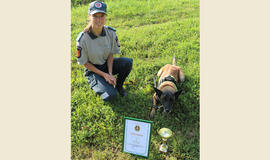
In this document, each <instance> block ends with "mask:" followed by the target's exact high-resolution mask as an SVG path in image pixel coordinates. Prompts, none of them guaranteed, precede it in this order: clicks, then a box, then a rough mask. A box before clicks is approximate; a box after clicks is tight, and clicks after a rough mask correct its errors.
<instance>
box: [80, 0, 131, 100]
mask: <svg viewBox="0 0 270 160" xmlns="http://www.w3.org/2000/svg"><path fill="white" fill-rule="evenodd" d="M106 10H107V6H106V4H105V3H104V2H99V1H94V2H92V3H90V5H89V10H88V18H89V24H88V25H87V27H86V28H85V29H84V31H83V32H81V33H80V34H79V36H78V37H77V39H76V41H77V60H78V63H79V64H80V65H84V67H85V76H86V78H87V81H88V83H89V84H90V87H91V89H93V90H94V91H95V92H96V93H97V94H99V95H101V98H102V99H103V100H104V101H109V100H111V99H112V98H113V97H115V96H116V94H117V91H118V92H119V94H120V95H121V96H126V92H125V90H124V88H123V83H124V81H125V79H126V77H127V76H128V75H129V73H130V71H131V68H132V62H133V60H132V59H130V58H114V57H113V54H116V53H120V45H119V42H118V38H117V36H116V33H115V32H116V30H115V29H114V28H112V27H108V26H104V25H105V22H106V14H107V13H106ZM115 74H118V75H117V79H116V78H115V76H114V75H115ZM116 90H117V91H116Z"/></svg>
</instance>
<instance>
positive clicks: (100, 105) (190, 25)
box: [71, 0, 200, 160]
mask: <svg viewBox="0 0 270 160" xmlns="http://www.w3.org/2000/svg"><path fill="white" fill-rule="evenodd" d="M106 3H107V5H108V16H107V23H106V25H108V26H112V27H114V28H116V29H117V32H116V33H117V35H118V38H119V42H120V45H121V53H122V54H121V55H117V56H122V57H129V58H133V69H132V71H131V73H130V75H129V77H128V78H127V80H126V81H127V82H130V83H129V84H126V85H125V88H126V89H127V91H128V96H127V97H125V98H121V97H120V96H119V95H118V96H117V98H116V99H115V100H114V101H113V102H112V103H106V102H103V101H102V99H101V98H100V97H99V96H97V95H96V94H95V93H94V92H93V91H92V90H91V89H90V87H89V85H88V83H87V80H86V78H85V77H84V68H83V66H80V65H78V64H77V59H76V40H75V39H76V37H77V35H78V34H79V33H80V32H81V31H82V30H83V28H84V27H85V26H86V25H87V23H88V19H87V16H88V15H87V10H88V5H84V6H77V7H74V8H72V9H71V13H72V14H71V34H72V35H71V54H72V55H71V57H72V58H71V63H72V65H71V67H72V68H71V69H72V73H71V95H72V98H71V144H72V159H97V160H105V159H110V160H122V159H125V160H129V159H135V157H134V156H132V155H129V154H126V153H123V152H122V151H121V150H122V138H123V120H122V118H123V116H129V117H134V118H139V119H145V120H149V113H150V109H151V106H152V95H153V93H154V89H153V85H154V83H153V80H152V76H153V74H156V73H157V72H158V70H159V68H160V67H162V66H163V65H165V64H167V63H171V62H172V57H173V56H174V55H175V57H176V61H177V64H178V65H179V66H180V67H181V68H182V69H183V71H184V73H185V75H186V80H185V82H184V83H183V84H179V85H178V87H181V88H182V90H183V92H182V94H181V95H180V96H179V98H178V100H177V102H176V104H175V106H174V108H173V112H172V113H171V115H170V116H167V117H164V116H162V114H161V113H160V112H158V113H157V114H156V116H155V118H154V120H153V126H152V138H151V145H150V154H149V158H148V159H150V160H161V159H170V160H176V159H184V160H186V159H192V160H193V159H196V160H197V159H199V157H200V150H199V148H200V145H199V144H200V141H199V140H200V64H199V62H200V16H199V13H200V2H199V1H198V0H166V1H164V0H136V1H132V0H114V1H106ZM163 127H167V128H170V129H171V130H172V131H173V132H174V136H173V137H172V138H171V139H169V140H168V145H169V152H168V153H167V154H161V153H160V152H159V151H158V146H159V144H160V142H161V138H160V137H159V135H158V134H157V131H158V130H159V129H160V128H163ZM138 159H143V158H138Z"/></svg>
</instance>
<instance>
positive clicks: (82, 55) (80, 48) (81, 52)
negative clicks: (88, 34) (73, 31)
mask: <svg viewBox="0 0 270 160" xmlns="http://www.w3.org/2000/svg"><path fill="white" fill-rule="evenodd" d="M77 61H78V64H80V65H84V64H85V63H86V62H87V61H88V56H87V49H86V47H85V44H84V43H83V42H82V41H80V42H77Z"/></svg>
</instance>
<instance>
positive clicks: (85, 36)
mask: <svg viewBox="0 0 270 160" xmlns="http://www.w3.org/2000/svg"><path fill="white" fill-rule="evenodd" d="M115 31H116V30H115V29H114V28H111V27H108V26H104V27H103V30H102V33H101V35H100V36H96V35H94V34H93V33H92V32H91V31H89V32H81V33H80V34H79V36H78V37H77V39H76V40H77V60H78V64H80V65H84V64H85V63H86V62H88V61H89V62H91V63H92V64H95V65H102V64H104V63H105V62H106V60H107V58H108V56H109V54H110V53H112V54H115V53H120V45H119V43H118V38H117V36H116V33H115Z"/></svg>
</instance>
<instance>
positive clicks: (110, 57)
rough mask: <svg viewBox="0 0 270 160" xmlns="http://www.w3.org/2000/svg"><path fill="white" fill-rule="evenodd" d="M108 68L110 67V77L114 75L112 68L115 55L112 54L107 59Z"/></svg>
mask: <svg viewBox="0 0 270 160" xmlns="http://www.w3.org/2000/svg"><path fill="white" fill-rule="evenodd" d="M107 66H108V71H109V74H110V75H113V74H112V67H113V54H112V53H110V54H109V56H108V59H107Z"/></svg>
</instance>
